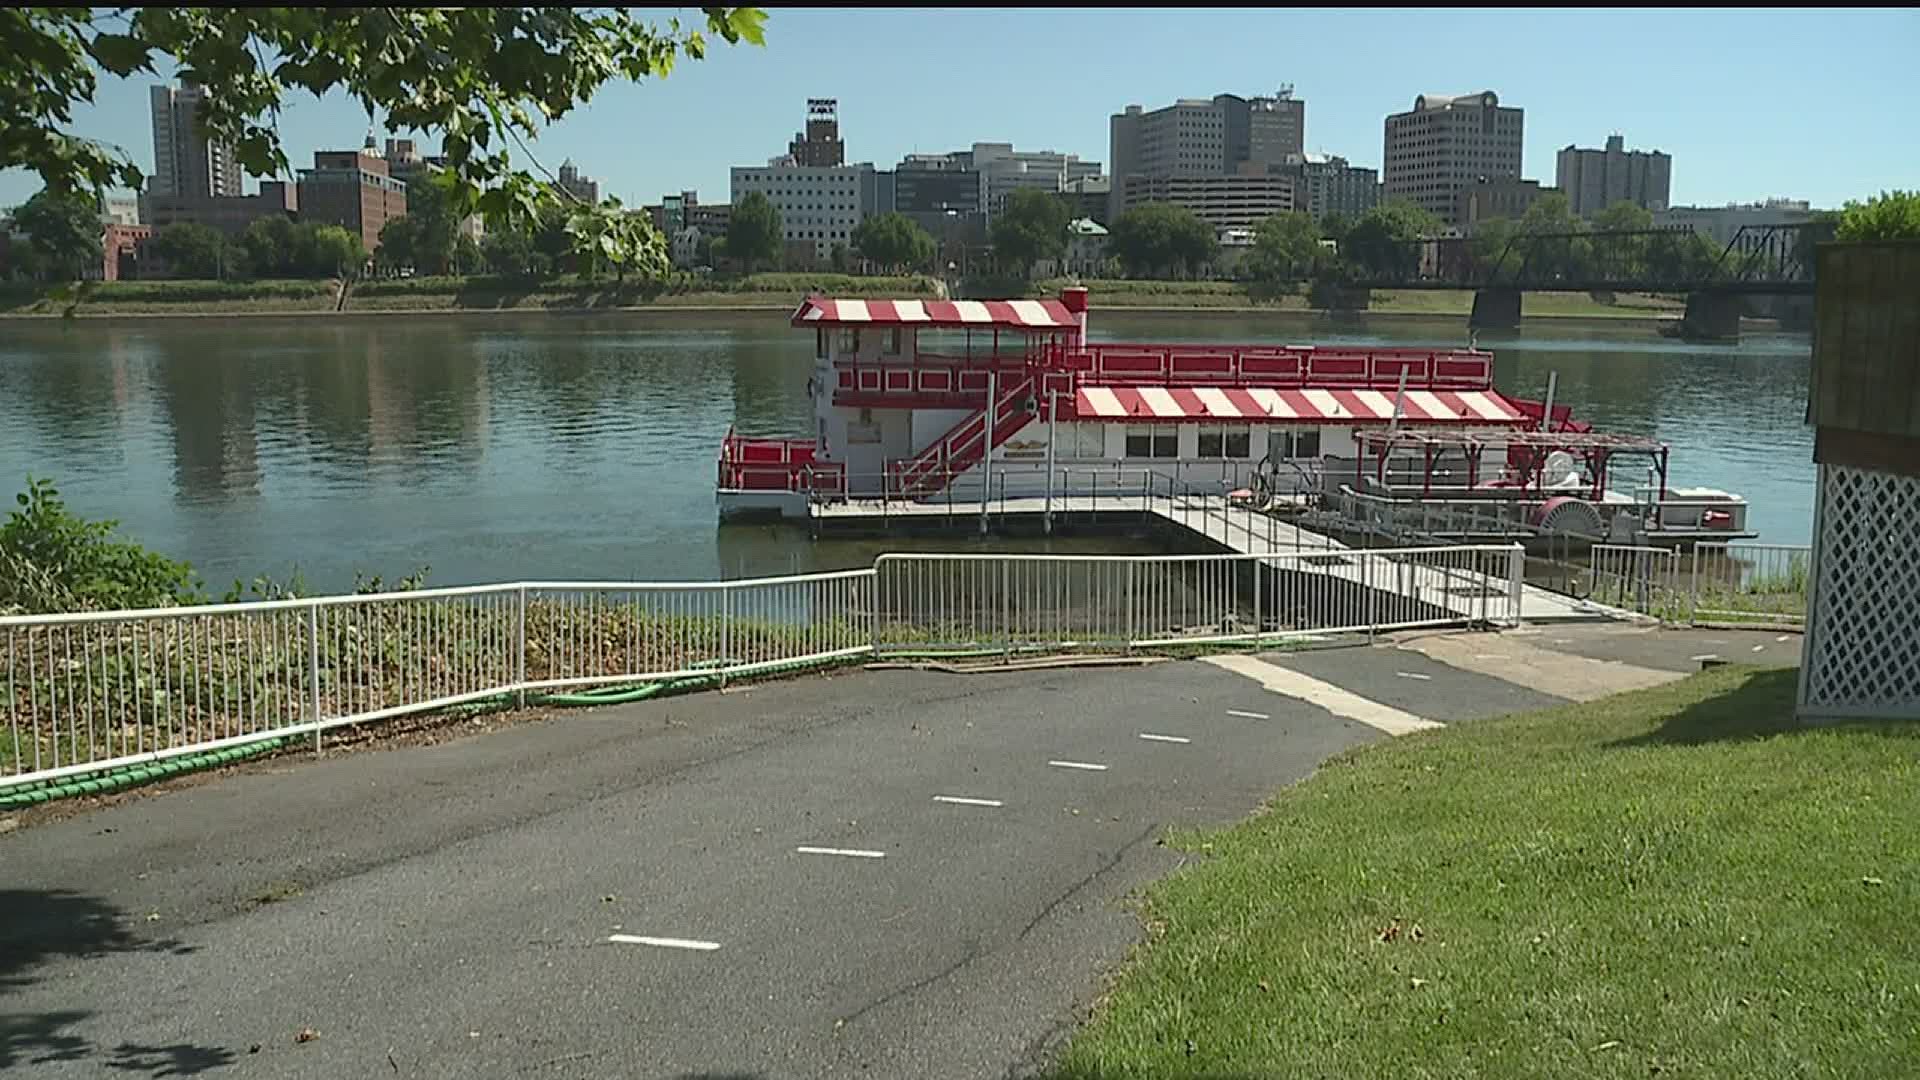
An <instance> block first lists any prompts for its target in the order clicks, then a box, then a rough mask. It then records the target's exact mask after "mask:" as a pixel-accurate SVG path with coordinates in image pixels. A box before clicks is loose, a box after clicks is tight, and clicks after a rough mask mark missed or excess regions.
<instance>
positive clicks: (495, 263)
mask: <svg viewBox="0 0 1920 1080" xmlns="http://www.w3.org/2000/svg"><path fill="white" fill-rule="evenodd" d="M480 257H481V258H482V259H484V260H485V261H486V264H487V269H488V270H491V271H492V272H494V273H496V274H499V275H500V276H502V277H530V276H532V274H533V258H534V254H533V241H532V239H531V238H529V237H528V236H527V234H526V233H524V232H522V231H520V230H519V229H506V230H503V231H500V232H490V233H488V234H487V238H486V239H485V240H484V241H482V242H481V244H480Z"/></svg>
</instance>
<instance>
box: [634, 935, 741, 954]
mask: <svg viewBox="0 0 1920 1080" xmlns="http://www.w3.org/2000/svg"><path fill="white" fill-rule="evenodd" d="M607 940H608V941H611V942H614V943H616V944H620V945H653V946H657V947H659V948H662V949H693V950H695V951H696V952H712V951H713V950H715V949H717V948H719V947H720V943H719V942H717V941H692V940H690V939H688V938H677V937H642V936H641V935H639V934H614V935H612V936H611V937H609V938H607Z"/></svg>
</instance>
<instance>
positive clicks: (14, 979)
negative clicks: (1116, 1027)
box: [0, 662, 1380, 1078]
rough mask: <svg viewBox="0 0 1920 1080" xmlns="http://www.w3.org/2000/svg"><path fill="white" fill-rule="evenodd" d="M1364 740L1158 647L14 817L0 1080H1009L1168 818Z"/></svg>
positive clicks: (833, 684)
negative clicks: (23, 823) (1095, 664)
mask: <svg viewBox="0 0 1920 1080" xmlns="http://www.w3.org/2000/svg"><path fill="white" fill-rule="evenodd" d="M1229 710H1236V711H1239V712H1242V713H1252V714H1256V715H1255V716H1236V715H1232V714H1231V713H1230V712H1229ZM1261 716H1264V717H1265V719H1260V718H1258V717H1261ZM1143 733H1145V734H1153V735H1161V736H1168V737H1170V739H1181V738H1184V739H1188V740H1191V741H1189V742H1175V741H1170V739H1159V740H1148V739H1143V738H1141V737H1140V736H1141V735H1142V734H1143ZM1377 737H1380V735H1379V733H1378V732H1376V731H1374V730H1373V729H1371V728H1366V727H1363V726H1361V725H1359V724H1356V723H1353V722H1350V721H1345V720H1341V719H1337V718H1335V717H1334V716H1332V715H1330V714H1328V713H1326V712H1323V711H1321V710H1319V709H1317V708H1314V707H1312V706H1308V705H1305V704H1303V703H1300V702H1295V701H1291V700H1290V699H1286V698H1283V697H1279V696H1277V695H1273V694H1269V693H1266V692H1264V691H1263V690H1261V689H1260V687H1259V686H1258V685H1256V684H1254V683H1253V682H1251V681H1249V680H1247V679H1245V678H1243V677H1240V676H1238V675H1234V674H1232V673H1229V672H1226V671H1222V670H1220V669H1218V668H1215V667H1213V666H1210V665H1207V664H1202V663H1194V662H1169V663H1163V664H1158V665H1154V666H1151V667H1146V668H1137V669H1105V670H1067V671H1053V672H1029V673H1022V674H1014V675H947V674H934V673H922V672H860V673H856V674H847V675H842V676H839V677H836V678H830V679H805V680H797V681H793V682H787V683H778V684H767V685H763V686H760V687H756V688H753V689H750V690H745V691H736V692H730V693H727V694H725V695H716V694H707V695H698V696H688V697H680V698H674V699H669V700H665V701H659V702H649V703H643V704H638V705H633V706H626V707H622V708H618V709H606V710H596V711H592V712H573V713H565V714H562V715H561V716H559V717H558V718H557V719H555V720H552V721H549V722H544V723H537V724H531V725H526V726H521V727H516V728H510V729H507V730H503V731H498V732H494V733H491V734H487V735H484V736H479V737H474V738H466V739H459V740H455V741H451V742H447V743H443V744H441V745H437V746H431V747H419V748H408V749H397V750H391V751H380V752H371V753H360V754H352V755H346V756H341V757H338V758H334V759H323V760H317V761H316V760H311V759H299V758H289V759H283V761H282V762H281V763H278V764H276V765H275V766H273V767H271V768H269V769H264V770H257V771H251V772H246V773H243V774H241V775H236V776H231V777H227V778H223V779H221V780H219V781H217V782H214V783H209V784H204V785H200V786H196V787H192V788H188V789H184V790H179V791H173V792H167V793H163V794H159V795H156V796H154V797H149V798H139V799H133V800H128V801H126V802H124V803H121V804H119V805H116V806H112V807H108V808H105V809H102V810H99V811H96V812H92V813H87V814H83V815H80V816H76V817H72V818H69V819H66V820H59V821H49V822H43V823H39V824H36V825H33V826H32V827H30V828H24V829H19V830H17V831H15V832H13V833H12V834H10V835H4V836H0V1070H20V1071H22V1072H30V1073H31V1074H32V1075H34V1076H36V1077H37V1076H48V1077H64V1076H103V1075H118V1076H129V1075H131V1076H139V1075H149V1076H156V1077H157V1076H182V1075H195V1074H201V1073H206V1074H212V1075H245V1076H249V1077H251V1076H264V1077H277V1076H303V1077H304V1076H324V1077H357V1076H395V1075H397V1076H406V1077H473V1076H539V1077H568V1076H577V1077H605V1076H615V1075H619V1076H648V1077H653V1076H664V1077H711V1078H717V1077H787V1076H840V1075H848V1076H875V1077H896V1076H915V1077H979V1076H1002V1075H1019V1074H1022V1073H1024V1072H1026V1071H1029V1070H1030V1069H1031V1067H1033V1066H1034V1064H1035V1063H1037V1062H1039V1061H1041V1060H1042V1059H1043V1058H1044V1057H1045V1056H1046V1055H1047V1054H1048V1053H1049V1052H1050V1051H1051V1050H1052V1049H1053V1047H1054V1046H1055V1045H1057V1042H1058V1040H1059V1039H1060V1038H1061V1037H1062V1036H1063V1035H1064V1034H1065V1033H1066V1032H1067V1031H1068V1030H1070V1028H1071V1026H1072V1024H1073V1023H1074V1022H1075V1021H1076V1020H1077V1019H1078V1018H1079V1017H1080V1016H1082V1015H1084V1011H1085V1007H1086V1006H1087V1005H1088V1004H1089V1003H1090V1002H1091V1001H1092V999H1093V998H1094V997H1095V995H1097V993H1098V991H1099V989H1100V986H1101V983H1102V979H1103V978H1104V977H1105V975H1106V974H1107V973H1108V972H1110V971H1111V970H1112V969H1113V968H1114V966H1115V965H1116V964H1117V963H1118V962H1119V961H1120V960H1121V959H1122V958H1123V956H1124V954H1125V951H1126V949H1127V947H1128V946H1129V945H1130V944H1131V943H1132V942H1133V941H1135V940H1136V939H1137V935H1138V923H1137V919H1136V917H1135V915H1134V914H1133V913H1132V912H1131V911H1130V910H1129V909H1128V907H1127V905H1126V903H1125V902H1124V901H1125V898H1126V896H1127V894H1128V892H1129V890H1130V889H1132V888H1133V887H1134V886H1136V885H1138V884H1140V883H1143V882H1144V881H1146V880H1149V879H1150V878H1152V877H1155V876H1158V875H1161V874H1164V873H1166V872H1168V871H1170V870H1172V869H1174V868H1175V866H1176V865H1177V863H1176V857H1175V856H1174V855H1173V854H1172V853H1170V852H1169V851H1168V850H1166V849H1164V848H1162V847H1159V846H1158V845H1157V840H1158V839H1159V837H1161V836H1162V835H1163V834H1164V832H1165V828H1166V827H1167V826H1168V825H1170V824H1176V823H1179V824H1189V823H1203V822H1212V821H1226V820H1231V819H1234V818H1237V817H1240V816H1243V815H1245V814H1246V813H1248V812H1249V811H1251V810H1252V809H1254V808H1255V807H1256V806H1257V805H1258V803H1259V801H1260V799H1261V798H1262V797H1263V796H1265V795H1266V794H1268V793H1270V792H1271V791H1273V790H1274V789H1275V788H1277V787H1279V786H1281V785H1284V784H1286V783H1288V782H1290V781H1293V780H1295V779H1298V778H1300V777H1301V776H1304V775H1305V774H1307V773H1308V772H1309V771H1311V770H1312V769H1313V768H1314V766H1315V765H1316V764H1317V763H1318V762H1319V761H1321V760H1322V759H1324V758H1325V757H1326V756H1327V755H1329V754H1331V753H1334V752H1336V751H1338V750H1341V749H1343V748H1345V747H1348V746H1351V745H1353V744H1355V743H1358V742H1361V741H1365V740H1369V739H1373V738H1377ZM1054 761H1063V762H1070V763H1075V764H1080V765H1102V766H1105V768H1104V769H1100V770H1096V769H1087V768H1073V767H1068V766H1061V765H1052V764H1049V763H1050V762H1054ZM936 796H946V797H952V798H958V799H976V800H986V801H992V802H998V803H1000V804H1001V805H998V806H988V805H973V804H969V803H961V802H947V801H936ZM802 847H811V848H822V849H829V850H832V851H840V852H863V853H868V854H829V853H804V852H801V851H799V850H798V849H800V848H802ZM875 852H878V853H882V854H881V855H879V856H874V855H873V854H871V853H875ZM614 935H631V936H633V937H636V938H647V939H653V938H660V939H677V940H678V941H679V942H681V943H683V944H680V945H672V944H648V943H642V942H629V941H616V940H611V939H612V938H613V937H614ZM695 943H697V944H698V946H699V947H690V946H692V945H694V944H695ZM303 1031H311V1032H312V1033H313V1037H312V1038H310V1039H306V1040H305V1041H299V1036H300V1033H301V1032H303Z"/></svg>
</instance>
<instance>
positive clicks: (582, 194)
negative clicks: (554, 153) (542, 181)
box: [559, 158, 600, 206]
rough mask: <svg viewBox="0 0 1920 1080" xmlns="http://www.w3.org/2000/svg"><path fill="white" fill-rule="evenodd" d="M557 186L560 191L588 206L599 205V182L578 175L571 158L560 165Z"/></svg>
mask: <svg viewBox="0 0 1920 1080" xmlns="http://www.w3.org/2000/svg"><path fill="white" fill-rule="evenodd" d="M559 184H560V190H562V191H564V192H566V193H567V194H569V195H571V196H573V197H574V198H576V199H578V200H580V201H581V202H583V203H586V204H587V205H588V206H598V205H600V182H599V181H598V180H594V179H591V178H590V177H586V176H582V175H580V170H579V169H578V168H576V167H574V164H573V160H572V159H571V158H569V159H567V160H566V161H563V162H561V163H560V179H559Z"/></svg>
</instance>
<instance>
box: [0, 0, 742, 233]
mask: <svg viewBox="0 0 1920 1080" xmlns="http://www.w3.org/2000/svg"><path fill="white" fill-rule="evenodd" d="M702 10H703V11H704V13H705V22H706V27H705V30H704V31H702V30H698V29H692V28H686V29H683V28H682V27H681V25H680V22H679V20H678V19H674V20H672V21H670V22H669V23H668V25H667V27H666V28H665V29H664V30H662V29H659V28H656V27H654V26H651V25H648V24H646V23H644V22H641V21H639V20H637V19H635V18H634V17H633V16H632V15H631V14H629V13H628V11H627V10H626V9H623V8H611V9H609V8H567V7H522V8H492V7H411V8H408V7H385V8H289V7H257V8H187V7H143V8H131V9H122V10H118V11H108V10H106V9H92V8H85V7H77V8H50V7H36V8H12V9H5V10H0V56H5V57H7V58H8V60H9V71H8V74H9V76H10V77H9V78H8V79H7V80H6V82H5V83H4V84H0V168H8V167H13V166H23V167H25V168H28V169H32V170H34V171H36V172H38V173H39V174H40V176H41V179H42V180H43V181H44V182H45V183H46V184H47V186H48V187H50V188H51V189H53V190H54V191H55V192H58V193H67V192H86V191H92V192H97V191H99V190H100V189H102V188H105V187H107V186H108V185H111V184H116V183H117V184H120V185H123V186H126V187H131V188H135V189H138V188H139V187H140V186H141V182H142V180H143V176H142V174H141V172H140V170H139V168H138V167H137V166H135V165H134V163H133V161H132V159H131V158H129V157H128V156H127V154H126V153H125V151H123V150H120V149H119V148H117V147H111V146H107V145H105V144H102V143H98V142H95V141H92V140H89V139H85V138H81V137H78V136H76V135H73V134H71V133H70V132H69V131H68V128H70V126H71V124H72V121H73V108H74V106H76V105H81V104H91V103H92V102H93V98H94V91H95V88H96V86H97V85H98V79H99V74H100V73H101V72H105V73H106V74H109V75H114V76H120V77H128V76H134V75H140V74H148V75H151V74H156V73H157V72H158V70H159V69H160V68H161V67H177V68H178V71H179V75H180V78H182V79H183V80H188V81H192V82H195V83H198V84H200V85H203V86H206V87H209V88H210V90H211V94H210V96H209V98H208V100H207V101H206V103H205V104H203V105H202V106H201V108H200V110H199V114H198V115H199V122H200V126H201V128H202V129H203V130H204V132H205V133H206V134H207V135H208V136H209V137H210V138H212V139H215V140H218V141H220V142H223V143H227V144H229V145H231V146H233V147H234V149H235V155H236V156H237V157H238V159H239V161H240V164H241V165H242V166H244V167H245V168H246V169H247V171H248V172H249V173H251V174H252V175H254V176H280V175H286V174H287V173H289V172H290V171H291V169H290V166H289V162H288V159H287V155H286V153H285V151H284V149H283V148H282V145H281V139H280V133H279V130H278V126H277V123H278V118H279V113H280V109H281V107H282V105H283V103H284V102H285V100H286V98H287V96H288V95H289V94H291V93H293V92H295V91H305V92H307V93H311V94H313V95H314V96H316V97H320V96H324V95H326V94H328V93H330V92H333V91H341V92H344V93H345V94H346V95H347V96H349V97H351V98H353V99H354V100H355V101H357V102H358V103H359V104H360V106H361V107H362V108H363V109H364V110H365V111H366V113H367V117H368V119H369V120H370V121H371V120H376V119H377V120H380V121H382V122H383V123H384V124H385V125H386V126H387V128H388V129H390V130H394V131H426V132H434V133H437V134H438V135H439V136H440V145H441V152H442V153H443V154H444V155H445V156H446V157H447V159H448V163H449V171H450V173H451V175H452V177H453V179H452V181H451V182H450V184H449V186H448V189H447V193H448V196H449V203H450V206H451V210H452V213H453V214H454V216H456V217H464V216H466V215H467V214H469V213H472V212H474V211H475V210H478V211H480V212H482V213H484V214H485V215H486V217H487V220H488V221H489V223H493V224H496V225H498V226H500V227H505V226H507V225H508V224H509V223H510V222H512V221H514V220H521V221H526V220H533V219H536V218H538V217H539V215H540V212H541V211H542V209H543V208H549V207H558V206H561V205H564V204H568V202H569V197H568V196H567V195H566V194H565V193H564V192H563V191H561V190H560V189H558V188H557V187H555V186H553V185H550V184H547V183H544V182H541V181H540V180H538V179H536V178H535V177H534V175H533V174H532V173H531V172H529V171H528V169H527V167H526V165H527V164H528V162H527V159H530V158H531V157H532V154H531V152H530V151H527V150H526V148H525V143H526V140H530V139H535V138H537V137H538V136H539V133H540V129H541V127H542V126H543V125H547V124H552V123H553V122H554V121H557V120H559V119H561V118H562V117H564V116H566V115H567V114H568V113H569V112H571V111H572V110H573V109H574V108H575V107H576V106H577V105H582V104H585V103H586V102H588V101H591V100H592V98H593V96H594V94H595V93H596V92H598V91H599V90H600V89H601V88H602V87H603V86H605V85H606V84H607V83H608V82H610V81H614V80H621V81H639V80H641V79H643V78H646V77H649V76H653V77H660V76H665V75H666V74H667V73H668V72H669V71H670V70H671V69H672V67H673V64H674V61H675V60H676V59H677V58H678V57H680V56H681V55H683V54H684V55H685V56H687V57H689V58H691V59H695V60H698V59H701V58H702V57H704V56H705V55H706V51H707V46H708V39H709V35H712V36H717V37H719V38H721V39H723V40H725V41H726V42H728V43H730V44H737V43H738V42H740V41H743V40H744V41H748V42H751V43H753V44H760V43H761V42H762V40H763V35H762V30H761V24H762V22H763V21H764V20H765V14H764V13H763V12H761V11H758V10H756V9H753V8H724V7H711V8H704V9H702ZM156 60H162V61H165V63H163V64H158V65H157V64H156ZM510 142H511V143H513V144H515V145H517V146H518V147H519V148H520V154H521V157H520V159H519V160H516V159H515V157H514V155H513V152H512V150H511V149H510V147H509V145H508V144H509V143H510ZM585 209H586V210H587V212H589V213H595V214H598V213H605V212H606V211H605V210H604V208H585ZM574 235H576V236H577V237H578V238H579V240H580V242H581V243H583V244H591V245H594V246H595V247H596V248H597V249H598V251H599V255H598V256H597V257H604V258H606V259H607V260H608V261H610V262H611V263H613V264H615V265H618V266H624V267H632V268H636V269H637V268H639V267H641V266H644V265H647V264H649V263H650V262H651V253H650V252H648V251H646V250H644V249H645V248H647V247H649V246H650V245H653V244H656V243H657V242H658V241H659V235H658V233H657V232H653V233H650V232H647V231H644V230H637V229H628V228H623V227H617V226H612V225H609V226H608V227H605V228H600V227H594V228H585V229H579V230H575V232H574Z"/></svg>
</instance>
